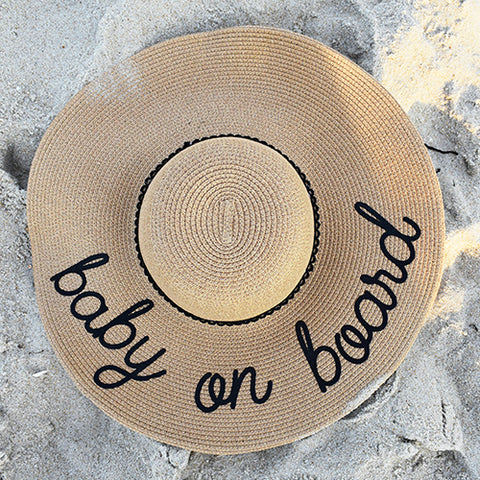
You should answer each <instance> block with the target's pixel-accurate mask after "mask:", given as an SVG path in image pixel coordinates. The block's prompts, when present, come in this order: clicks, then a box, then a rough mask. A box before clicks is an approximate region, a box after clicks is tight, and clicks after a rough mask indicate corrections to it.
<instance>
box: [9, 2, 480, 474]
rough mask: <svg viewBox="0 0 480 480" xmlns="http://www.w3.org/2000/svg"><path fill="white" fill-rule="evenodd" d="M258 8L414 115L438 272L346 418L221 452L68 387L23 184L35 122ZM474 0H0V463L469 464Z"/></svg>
mask: <svg viewBox="0 0 480 480" xmlns="http://www.w3.org/2000/svg"><path fill="white" fill-rule="evenodd" d="M245 24H258V25H269V26H275V27H281V28H287V29H290V30H294V31H296V32H300V33H303V34H305V35H308V36H310V37H313V38H316V39H318V40H320V41H322V42H324V43H325V44H327V45H329V46H331V47H333V48H334V49H336V50H338V51H339V52H341V53H343V54H345V55H346V56H348V57H349V58H351V59H352V60H353V61H355V62H356V63H357V64H358V65H360V66H361V67H363V68H364V69H365V70H367V71H368V72H369V73H371V74H372V75H373V76H374V77H375V78H376V79H377V80H378V81H379V82H380V83H382V84H383V85H384V86H385V87H386V88H387V90H389V91H390V93H391V94H392V95H393V96H394V97H395V98H396V100H397V101H398V102H399V103H400V105H401V106H402V107H403V108H404V110H405V111H406V112H407V114H408V115H409V117H410V119H411V120H412V122H413V123H414V125H415V126H416V127H417V129H418V131H419V132H420V134H421V136H422V138H423V140H424V142H425V143H426V144H427V145H428V146H429V147H431V148H430V155H431V158H432V161H433V163H434V166H435V168H436V171H437V175H438V179H439V181H440V185H441V188H442V193H443V198H444V205H445V216H446V227H447V240H446V259H445V272H444V276H443V281H442V284H441V287H440V292H439V294H438V298H437V300H436V302H435V305H434V308H433V311H432V313H431V315H430V316H429V318H428V319H427V321H426V323H425V326H424V328H423V329H422V331H421V333H420V335H419V337H418V338H417V340H416V342H415V344H414V346H413V348H412V350H411V351H410V352H409V354H408V356H407V358H406V360H405V361H404V362H403V363H402V365H401V366H400V368H399V369H398V370H397V372H396V373H395V374H394V375H393V376H391V377H390V378H388V379H385V381H384V383H383V384H382V385H380V386H379V388H378V389H377V390H376V391H375V392H374V393H372V392H371V391H369V392H366V393H365V398H363V399H362V400H363V403H362V404H361V405H360V406H359V407H358V408H356V409H355V410H354V411H353V412H352V413H350V414H349V415H348V416H347V417H346V418H344V419H342V420H340V421H338V422H336V423H335V424H333V425H331V426H330V427H328V428H326V429H324V430H322V431H321V432H319V433H317V434H315V435H313V436H311V437H309V438H306V439H303V440H300V441H297V442H295V443H293V444H290V445H286V446H283V447H279V448H274V449H271V450H267V451H264V452H259V453H252V454H243V455H238V456H233V457H222V456H211V455H203V454H198V453H191V452H188V451H185V450H182V449H178V448H174V447H170V446H166V445H163V444H161V443H159V442H155V441H153V440H150V439H149V438H146V437H144V436H142V435H140V434H137V433H135V432H132V431H130V430H128V429H127V428H125V427H123V426H122V425H120V424H118V423H117V422H115V421H113V420H111V419H110V418H108V417H107V416H106V415H105V414H104V413H103V412H101V411H100V410H99V409H97V408H96V407H95V406H94V405H93V404H92V403H91V402H90V401H89V400H88V399H87V398H85V397H84V396H83V395H82V394H81V393H80V392H79V391H78V390H77V388H76V387H75V386H74V384H73V382H72V380H71V379H70V378H69V377H68V375H67V373H66V372H65V371H64V369H63V367H62V366H61V365H60V364H59V362H58V360H57V358H56V357H55V355H54V353H53V351H52V348H51V346H50V344H49V342H48V340H47V338H46V334H45V331H44V329H43V326H42V323H41V319H40V317H39V313H38V308H37V305H36V300H35V294H34V287H33V277H32V265H31V256H30V248H29V239H28V229H27V225H26V214H25V209H26V208H25V198H26V190H25V189H26V185H27V180H28V172H29V168H30V165H31V162H32V158H33V155H34V153H35V150H36V148H37V146H38V143H39V141H40V139H41V137H42V135H43V134H44V132H45V130H46V128H47V127H48V125H49V124H50V122H51V121H52V119H53V118H54V116H55V115H56V114H57V113H58V112H59V111H60V109H61V108H62V107H63V106H64V105H65V103H66V102H67V101H68V100H69V99H70V98H71V97H72V96H73V95H74V94H75V93H76V92H77V91H78V90H80V89H81V88H82V86H83V85H85V83H86V82H88V81H90V80H92V79H94V78H96V77H97V76H98V75H100V74H101V73H102V72H104V71H106V70H108V69H109V68H110V67H112V66H113V65H115V64H117V63H118V62H119V61H121V60H123V59H125V58H128V57H129V56H131V55H132V54H134V53H136V52H138V51H139V50H141V49H142V48H144V47H146V46H149V45H152V44H154V43H156V42H159V41H162V40H165V39H168V38H172V37H175V36H178V35H182V34H188V33H193V32H199V31H206V30H212V29H216V28H221V27H227V26H234V25H245ZM479 155H480V2H478V1H475V0H465V1H451V2H445V1H440V0H431V1H427V0H412V1H406V0H391V1H378V0H372V1H370V0H338V1H335V2H329V1H324V2H321V1H316V0H309V1H293V0H292V1H285V0H277V1H272V0H270V1H267V0H237V1H236V2H233V3H232V2H227V1H223V0H220V1H213V0H203V1H198V0H197V1H186V0H178V1H170V2H168V1H164V0H161V1H158V0H157V1H151V0H145V1H144V0H137V1H135V0H124V1H113V0H108V1H103V2H99V1H96V0H84V1H82V2H77V1H63V2H60V1H54V0H44V1H42V0H29V1H28V2H23V1H19V0H6V1H3V2H0V245H1V248H0V285H1V287H0V325H1V326H0V365H1V369H0V478H2V479H3V480H26V479H48V480H54V479H62V480H65V479H75V480H79V479H82V480H87V479H112V480H113V479H115V480H117V479H129V480H133V479H142V480H148V479H152V480H153V479H189V480H195V479H243V478H245V479H265V480H267V479H268V480H317V479H318V480H320V479H322V480H325V479H332V480H333V479H335V480H343V479H346V480H349V479H359V480H360V479H362V480H363V479H365V480H367V479H385V480H387V479H388V480H391V479H409V480H410V479H422V480H426V479H452V480H453V479H455V480H470V479H477V478H480V173H479V168H480V157H479Z"/></svg>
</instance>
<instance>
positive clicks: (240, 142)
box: [28, 27, 444, 454]
mask: <svg viewBox="0 0 480 480" xmlns="http://www.w3.org/2000/svg"><path fill="white" fill-rule="evenodd" d="M28 224H29V232H30V237H31V243H32V255H33V265H34V279H35V285H36V292H37V297H38V304H39V308H40V313H41V317H42V319H43V322H44V324H45V328H46V330H47V333H48V336H49V338H50V341H51V343H52V344H53V347H54V349H55V352H56V353H57V355H58V356H59V358H60V360H61V361H62V363H63V365H64V366H65V368H66V369H67V370H68V372H69V374H70V375H71V377H72V378H73V379H74V381H75V383H76V384H77V386H78V387H79V388H80V389H81V391H82V392H83V393H84V394H85V395H87V396H88V397H89V398H90V399H91V400H92V401H93V402H94V403H95V404H96V405H97V406H98V407H100V408H101V409H102V410H103V411H104V412H106V413H107V414H108V415H110V416H112V417H113V418H115V419H116V420H118V421H119V422H121V423H122V424H124V425H126V426H128V427H130V428H132V429H134V430H136V431H138V432H141V433H143V434H146V435H148V436H150V437H152V438H154V439H157V440H160V441H163V442H166V443H168V444H172V445H176V446H180V447H184V448H187V449H192V450H195V451H200V452H208V453H216V454H231V453H240V452H249V451H256V450H261V449H265V448H269V447H274V446H278V445H282V444H285V443H288V442H291V441H294V440H296V439H299V438H302V437H305V436H307V435H309V434H312V433H314V432H316V431H318V430H320V429H321V428H322V427H324V426H326V425H328V424H330V423H332V422H333V421H335V420H337V419H339V418H341V417H343V416H344V415H346V414H347V413H349V412H350V411H351V410H352V409H354V408H355V407H357V406H358V404H359V403H360V402H361V400H362V398H365V394H366V393H365V392H367V393H368V392H371V391H372V390H373V389H374V388H375V387H376V386H378V385H379V384H381V382H382V381H384V380H385V379H386V378H388V376H389V375H391V374H392V373H393V372H394V371H395V369H396V368H397V367H398V365H399V364H400V362H401V361H402V360H403V358H404V357H405V355H406V353H407V351H408V350H409V348H410V347H411V345H412V343H413V341H414V339H415V337H416V336H417V334H418V332H419V330H420V328H421V326H422V324H423V322H424V319H425V316H426V314H427V312H428V310H429V308H430V307H431V305H432V302H433V299H434V297H435V294H436V292H437V289H438V286H439V283H440V277H441V271H442V256H443V240H444V220H443V208H442V199H441V194H440V190H439V186H438V183H437V179H436V176H435V172H434V169H433V166H432V164H431V161H430V159H429V157H428V154H427V152H426V150H425V148H424V145H423V143H422V141H421V139H420V137H419V135H418V134H417V133H416V131H415V130H414V128H413V126H412V125H411V123H410V121H409V120H408V118H407V116H406V115H405V113H404V112H403V111H402V110H401V108H400V107H399V106H398V104H397V103H396V102H395V100H394V99H393V98H392V97H391V96H390V95H389V94H388V93H387V92H386V91H385V90H384V89H383V88H382V87H381V86H380V85H379V84H378V83H377V82H376V81H375V80H374V79H373V78H372V77H371V76H369V75H368V74H367V73H365V72H364V71H363V70H362V69H360V68H359V67H358V66H356V65H355V64H354V63H352V62H351V61H350V60H348V59H346V58H345V57H343V56H342V55H340V54H339V53H337V52H335V51H333V50H331V49H330V48H327V47H325V46H323V45H322V44H321V43H319V42H318V41H315V40H313V39H311V38H308V37H305V36H302V35H299V34H295V33H292V32H288V31H284V30H278V29H271V28H263V27H237V28H230V29H224V30H218V31H213V32H207V33H200V34H194V35H187V36H184V37H180V38H176V39H173V40H169V41H166V42H163V43H160V44H158V45H155V46H153V47H150V48H147V49H145V50H143V51H141V52H140V53H138V54H137V55H135V56H133V57H132V58H130V59H129V60H126V61H124V62H122V63H121V64H119V65H118V66H117V67H115V68H114V69H112V70H111V71H109V72H108V73H106V74H104V75H103V76H102V77H100V78H99V79H98V80H95V81H93V82H92V83H89V84H88V85H86V86H85V87H84V88H83V89H82V90H81V91H80V92H79V93H78V94H77V95H76V96H75V97H74V98H73V99H72V100H71V101H70V102H69V103H68V104H67V105H66V107H65V108H64V109H63V110H62V111H61V112H60V114H59V115H58V116H57V117H56V119H55V120H54V121H53V122H52V124H51V126H50V127H49V129H48V130H47V132H46V134H45V136H44V137H43V139H42V141H41V144H40V146H39V148H38V151H37V153H36V156H35V159H34V162H33V166H32V170H31V175H30V180H29V185H28Z"/></svg>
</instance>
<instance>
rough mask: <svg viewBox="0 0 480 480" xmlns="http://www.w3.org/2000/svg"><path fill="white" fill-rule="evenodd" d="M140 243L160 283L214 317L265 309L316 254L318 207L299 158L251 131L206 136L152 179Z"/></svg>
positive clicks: (179, 301)
mask: <svg viewBox="0 0 480 480" xmlns="http://www.w3.org/2000/svg"><path fill="white" fill-rule="evenodd" d="M139 220H140V228H139V242H140V252H141V255H142V258H143V261H144V262H145V263H146V266H147V268H148V271H149V273H150V275H152V277H153V279H154V280H155V282H156V284H157V285H158V286H159V288H160V289H161V290H162V291H163V292H164V293H165V294H166V295H167V296H168V298H169V299H170V300H172V301H173V302H174V303H175V304H176V305H179V306H180V307H181V308H182V309H184V310H186V311H187V312H188V313H190V314H193V315H195V316H196V317H200V318H202V319H208V320H218V321H223V322H225V321H229V322H231V321H235V320H245V319H250V318H253V317H256V316H258V315H260V314H262V313H264V312H266V311H268V310H270V309H272V308H273V307H274V306H275V305H277V304H279V303H280V302H282V301H283V300H284V299H285V298H287V297H288V296H289V295H290V293H291V292H292V291H293V290H294V289H295V287H296V286H297V284H298V283H299V282H300V280H301V279H302V277H303V276H304V274H305V272H306V270H307V267H308V265H309V263H310V260H311V256H312V249H313V241H314V215H313V208H312V204H311V200H310V197H309V194H308V192H307V189H306V187H305V185H304V184H303V182H302V180H301V179H300V177H299V175H298V174H297V172H296V171H295V169H294V167H293V166H292V165H290V163H289V162H288V161H287V160H286V159H285V158H284V157H282V155H281V154H280V153H278V152H276V151H275V150H273V149H272V148H270V147H268V146H266V145H263V144H261V143H259V142H257V141H253V140H251V139H245V138H238V137H221V138H211V139H207V140H203V141H201V142H200V143H195V144H194V145H192V146H190V147H188V148H187V149H185V150H182V151H181V152H180V153H178V154H176V155H175V156H174V157H173V158H172V159H170V160H169V161H168V162H167V163H166V164H165V165H164V166H162V168H161V169H160V170H159V172H158V173H157V174H156V176H155V178H154V179H153V181H152V182H151V183H150V185H149V186H148V190H147V192H146V194H145V197H144V199H143V203H142V207H141V212H140V219H139Z"/></svg>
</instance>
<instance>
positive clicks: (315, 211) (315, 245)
mask: <svg viewBox="0 0 480 480" xmlns="http://www.w3.org/2000/svg"><path fill="white" fill-rule="evenodd" d="M223 137H237V138H245V139H247V140H253V141H254V142H258V143H261V144H262V145H266V146H267V147H270V148H272V149H273V150H275V151H276V152H278V153H279V154H280V155H282V157H283V158H285V159H286V160H287V161H288V162H289V163H290V165H292V166H293V168H295V170H296V172H297V173H298V175H299V176H300V178H301V179H302V181H303V183H304V185H305V188H306V189H307V192H308V194H309V196H310V201H311V202H312V210H313V218H314V240H313V247H312V254H311V256H310V262H309V263H308V266H307V268H306V270H305V273H304V274H303V276H302V278H301V279H300V281H299V282H298V283H297V285H296V287H295V288H294V289H293V290H292V291H291V292H290V294H289V295H288V297H286V298H285V299H284V300H282V301H281V302H280V303H278V304H277V305H275V306H274V307H273V308H271V309H270V310H267V311H266V312H263V313H261V314H259V315H256V316H255V317H251V318H247V319H245V320H240V321H238V322H232V321H225V322H223V321H216V320H208V319H206V318H201V317H198V316H197V315H194V314H193V313H190V312H187V311H186V310H184V309H183V308H182V307H180V306H179V305H177V304H176V303H175V302H173V301H172V300H171V299H170V298H168V297H167V295H166V294H165V292H163V290H162V289H161V288H160V287H159V286H158V285H157V284H156V283H155V280H154V279H153V277H152V276H151V275H150V272H149V271H148V268H147V266H146V265H145V262H144V261H143V257H142V253H141V252H140V242H139V239H138V225H139V221H140V208H141V206H142V202H143V198H144V197H145V193H146V191H147V189H148V187H149V185H150V183H151V182H152V180H153V178H154V177H155V175H156V174H157V173H158V172H159V171H160V169H161V168H162V167H163V166H164V165H165V164H166V163H167V162H168V161H169V160H170V159H172V158H173V157H174V156H175V155H177V154H178V153H180V152H181V151H182V150H185V149H186V148H188V147H190V146H192V145H195V144H196V143H199V142H203V141H204V140H210V139H212V138H223ZM319 236H320V222H319V217H318V206H317V200H316V198H315V193H314V191H313V189H312V186H311V185H310V182H309V181H308V180H307V178H306V177H305V174H304V173H303V172H302V171H301V170H300V168H299V167H298V166H297V165H296V164H295V163H294V162H292V161H291V160H290V159H289V158H288V157H287V156H286V155H284V154H283V153H282V152H281V151H280V150H279V149H278V148H275V147H274V146H272V145H269V144H268V143H267V142H265V141H263V140H259V139H258V138H254V137H247V136H245V135H236V134H223V135H212V136H210V137H203V138H199V139H196V140H193V141H191V142H185V143H184V144H183V146H182V147H180V148H178V149H177V150H176V151H175V152H173V153H171V154H170V155H169V156H168V157H167V158H165V159H164V160H163V161H162V162H161V163H159V164H158V165H157V166H156V167H155V168H154V169H153V170H152V171H151V172H150V174H149V175H148V177H147V178H146V179H145V183H144V184H143V185H142V188H141V189H140V195H139V197H138V203H137V211H136V213H135V245H136V250H137V255H138V259H139V260H140V265H141V266H142V268H143V271H144V273H145V275H146V276H147V278H148V280H149V281H150V283H151V284H152V286H153V288H155V290H156V291H157V292H158V293H159V294H160V295H161V296H162V297H163V298H164V299H165V300H166V301H167V302H168V303H170V305H172V306H173V307H175V308H176V309H177V310H178V311H179V312H181V313H183V314H184V315H185V316H187V317H189V318H193V319H194V320H199V321H200V322H203V323H208V324H209V325H220V326H224V325H228V326H234V325H245V324H247V323H250V322H255V321H257V320H260V319H261V318H264V317H266V316H268V315H271V314H272V313H274V312H276V311H277V310H280V308H282V307H283V306H284V305H286V304H287V303H288V302H289V301H290V300H291V299H292V298H293V297H294V296H295V294H296V293H297V292H298V291H299V290H300V288H301V287H302V285H303V284H304V283H305V281H306V280H307V278H308V277H309V276H310V273H311V271H312V270H313V265H314V263H315V259H316V255H317V252H318V244H319Z"/></svg>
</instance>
